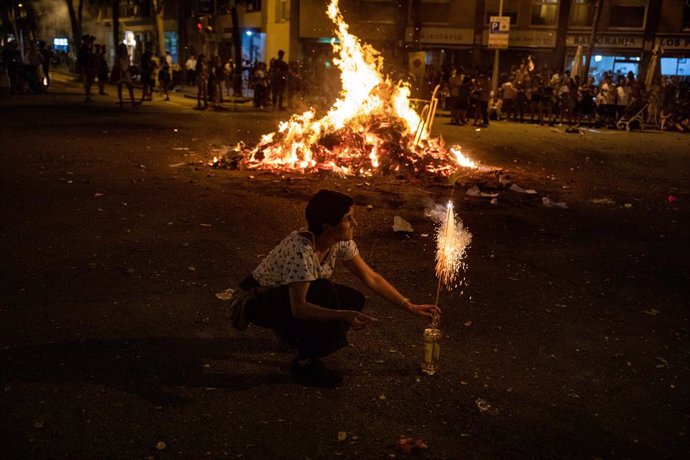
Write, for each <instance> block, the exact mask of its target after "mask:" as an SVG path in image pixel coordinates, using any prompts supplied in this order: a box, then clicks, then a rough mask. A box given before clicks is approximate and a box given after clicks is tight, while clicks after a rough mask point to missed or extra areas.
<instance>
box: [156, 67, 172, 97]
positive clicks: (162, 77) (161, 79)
mask: <svg viewBox="0 0 690 460" xmlns="http://www.w3.org/2000/svg"><path fill="white" fill-rule="evenodd" d="M171 82H172V76H171V72H170V65H169V64H168V63H167V61H163V63H162V64H161V70H159V71H158V84H159V85H160V89H161V93H163V97H164V98H165V100H166V101H169V100H170V95H169V93H170V85H171Z"/></svg>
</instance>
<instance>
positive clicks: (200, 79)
mask: <svg viewBox="0 0 690 460" xmlns="http://www.w3.org/2000/svg"><path fill="white" fill-rule="evenodd" d="M195 71H196V108H197V110H206V108H207V107H208V72H209V70H208V63H207V62H206V56H204V55H203V54H200V55H199V57H198V58H197V59H196V69H195ZM202 101H203V103H204V104H203V106H202V104H201V103H202Z"/></svg>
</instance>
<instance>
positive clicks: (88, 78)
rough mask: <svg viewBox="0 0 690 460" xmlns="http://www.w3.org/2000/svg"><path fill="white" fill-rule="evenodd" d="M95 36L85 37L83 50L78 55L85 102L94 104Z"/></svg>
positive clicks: (78, 69) (80, 49) (78, 70)
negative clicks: (92, 95)
mask: <svg viewBox="0 0 690 460" xmlns="http://www.w3.org/2000/svg"><path fill="white" fill-rule="evenodd" d="M95 39H96V37H94V36H93V35H84V36H83V37H82V38H81V48H79V53H78V54H77V72H78V73H80V74H81V77H82V84H83V85H84V95H85V97H86V98H85V102H92V101H93V99H91V87H92V86H93V83H94V81H95V80H96V56H95V55H94V53H93V41H94V40H95Z"/></svg>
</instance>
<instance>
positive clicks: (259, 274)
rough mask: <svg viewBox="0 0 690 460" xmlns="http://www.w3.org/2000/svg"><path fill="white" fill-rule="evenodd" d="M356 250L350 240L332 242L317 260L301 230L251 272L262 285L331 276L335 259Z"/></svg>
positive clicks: (349, 254) (339, 258) (294, 233)
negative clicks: (328, 249) (327, 250)
mask: <svg viewBox="0 0 690 460" xmlns="http://www.w3.org/2000/svg"><path fill="white" fill-rule="evenodd" d="M357 254H359V251H358V250H357V245H356V244H355V242H354V241H353V240H349V241H339V242H337V243H336V244H334V245H333V246H332V247H331V249H330V251H329V252H328V254H327V255H326V258H325V259H324V261H323V263H320V262H319V260H318V257H317V256H316V253H315V252H314V246H313V245H312V242H311V240H310V239H309V238H308V237H307V236H305V235H304V234H300V231H298V230H296V231H294V232H292V233H290V234H289V235H288V236H287V237H285V239H283V241H281V242H280V244H278V246H276V247H275V248H273V250H271V252H269V253H268V255H267V256H266V257H265V258H264V260H262V261H261V263H260V264H259V266H258V267H256V269H255V270H254V271H253V272H252V276H254V279H255V280H256V281H258V283H259V284H260V285H261V286H283V285H286V284H290V283H295V282H300V281H314V280H317V279H320V278H330V277H331V275H332V274H333V268H335V263H336V261H338V260H350V259H352V258H353V257H355V256H356V255H357Z"/></svg>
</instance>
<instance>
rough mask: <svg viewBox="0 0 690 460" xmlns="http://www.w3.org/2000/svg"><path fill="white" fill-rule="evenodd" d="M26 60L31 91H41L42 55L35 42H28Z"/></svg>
mask: <svg viewBox="0 0 690 460" xmlns="http://www.w3.org/2000/svg"><path fill="white" fill-rule="evenodd" d="M26 62H27V63H28V65H30V66H31V73H30V80H29V84H30V86H31V92H32V93H34V94H36V93H42V92H43V55H41V53H40V52H39V51H38V47H36V43H35V42H33V41H32V42H30V43H29V52H28V53H27V54H26Z"/></svg>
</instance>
